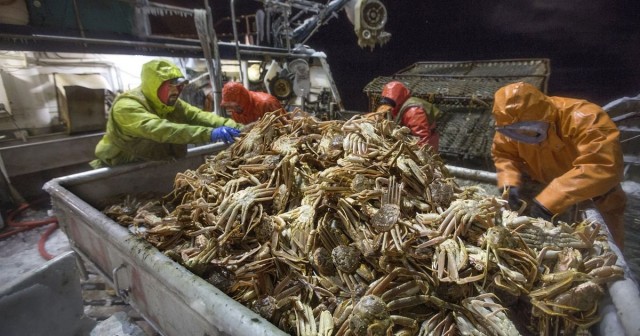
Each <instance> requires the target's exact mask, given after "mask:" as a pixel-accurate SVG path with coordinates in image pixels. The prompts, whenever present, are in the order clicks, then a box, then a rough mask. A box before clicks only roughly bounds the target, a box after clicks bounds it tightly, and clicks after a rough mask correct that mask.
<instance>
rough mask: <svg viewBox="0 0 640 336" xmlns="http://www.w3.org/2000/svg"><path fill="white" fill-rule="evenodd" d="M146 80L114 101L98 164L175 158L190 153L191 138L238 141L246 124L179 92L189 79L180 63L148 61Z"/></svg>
mask: <svg viewBox="0 0 640 336" xmlns="http://www.w3.org/2000/svg"><path fill="white" fill-rule="evenodd" d="M141 81H142V84H141V85H140V86H139V87H137V88H135V89H133V90H130V91H127V92H124V93H122V94H120V95H118V97H116V99H115V101H114V102H113V105H112V107H111V111H110V113H109V119H108V121H107V129H106V133H105V135H104V136H103V137H102V139H101V140H100V142H99V143H98V145H97V146H96V149H95V155H96V157H97V159H96V160H93V161H91V163H90V164H91V166H92V167H94V168H99V167H105V166H117V165H121V164H125V163H131V162H140V161H167V160H173V159H177V158H181V157H184V155H185V154H186V152H187V145H188V144H206V143H208V142H219V141H224V142H225V143H232V142H233V141H234V137H236V136H238V135H239V133H240V132H239V131H238V128H240V127H241V126H242V124H239V123H237V122H235V121H233V120H231V119H228V118H223V117H220V116H217V115H215V114H214V113H211V112H206V111H202V110H201V109H199V108H197V107H195V106H192V105H189V104H188V103H187V102H185V101H183V100H182V99H179V98H178V96H179V95H180V92H181V91H182V88H183V87H184V85H186V83H187V81H186V80H185V79H184V78H183V75H182V71H180V69H179V68H178V67H177V66H176V65H175V64H173V63H171V62H169V61H166V60H153V61H150V62H147V63H145V64H144V65H143V66H142V73H141Z"/></svg>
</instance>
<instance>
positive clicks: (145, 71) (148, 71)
mask: <svg viewBox="0 0 640 336" xmlns="http://www.w3.org/2000/svg"><path fill="white" fill-rule="evenodd" d="M140 78H141V79H142V84H141V87H142V93H143V94H144V96H145V97H146V98H147V100H149V101H150V102H151V103H152V105H153V106H156V107H160V108H162V109H163V110H167V109H170V110H172V109H173V105H171V104H166V102H169V101H171V100H173V101H174V102H173V104H175V99H177V97H175V99H173V98H169V97H170V96H171V95H172V94H175V92H172V90H171V89H170V86H175V85H184V84H186V81H185V80H184V76H183V75H182V71H180V68H178V67H177V66H176V65H175V64H173V63H171V62H169V61H166V60H153V61H149V62H147V63H145V64H143V65H142V72H141V75H140ZM165 82H168V83H166V84H165V85H164V86H163V83H165ZM178 94H179V92H178ZM159 96H163V99H161V98H160V97H159ZM163 100H164V101H165V102H163Z"/></svg>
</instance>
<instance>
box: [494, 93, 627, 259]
mask: <svg viewBox="0 0 640 336" xmlns="http://www.w3.org/2000/svg"><path fill="white" fill-rule="evenodd" d="M493 116H494V118H495V122H496V134H495V137H494V140H493V147H492V157H493V161H494V163H495V165H496V170H497V176H498V187H501V188H507V187H509V204H510V206H511V207H512V208H514V207H518V203H519V197H518V187H520V186H521V184H522V180H521V174H522V173H526V174H527V175H528V176H530V177H531V178H532V179H533V180H535V181H538V182H540V183H543V184H544V185H545V187H544V189H543V190H542V191H541V192H540V193H539V194H538V195H537V196H536V197H535V199H534V201H533V204H532V205H531V209H530V212H529V214H530V216H531V217H541V218H544V219H547V220H549V219H551V218H552V216H553V215H555V214H558V213H561V212H563V211H565V210H566V209H567V208H569V207H570V206H572V205H574V204H576V203H578V202H581V201H584V200H588V199H592V200H593V201H594V203H595V206H596V207H597V209H598V210H599V212H600V213H601V214H602V216H603V219H604V221H605V223H606V225H607V227H608V228H609V231H610V232H611V235H612V238H613V239H614V241H615V243H616V245H618V246H619V247H620V248H621V249H622V248H623V246H624V224H623V213H624V209H625V206H626V199H627V198H626V195H625V193H624V191H623V190H622V187H621V186H620V182H621V181H622V178H623V158H622V149H621V146H620V140H619V135H620V133H619V131H618V128H617V127H616V125H615V124H614V123H613V121H612V120H611V119H610V118H609V116H608V115H607V114H606V113H605V112H604V111H603V110H602V108H600V107H599V106H597V105H595V104H592V103H590V102H588V101H585V100H580V99H571V98H563V97H549V96H546V95H545V94H543V93H542V92H540V91H539V90H538V89H536V88H535V87H534V86H532V85H530V84H526V83H522V82H520V83H514V84H509V85H506V86H504V87H502V88H500V89H499V90H498V91H497V92H496V94H495V100H494V106H493Z"/></svg>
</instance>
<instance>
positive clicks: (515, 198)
mask: <svg viewBox="0 0 640 336" xmlns="http://www.w3.org/2000/svg"><path fill="white" fill-rule="evenodd" d="M506 188H508V189H509V198H508V199H507V200H508V201H509V208H511V210H513V211H517V210H518V209H520V207H521V206H522V200H521V199H520V195H519V194H518V190H519V188H518V187H513V186H507V187H505V189H506Z"/></svg>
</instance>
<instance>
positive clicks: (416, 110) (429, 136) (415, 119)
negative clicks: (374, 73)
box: [376, 81, 440, 152]
mask: <svg viewBox="0 0 640 336" xmlns="http://www.w3.org/2000/svg"><path fill="white" fill-rule="evenodd" d="M383 111H388V112H389V113H390V115H389V117H390V119H392V120H395V121H396V123H397V124H399V125H403V126H406V127H408V128H409V129H411V133H412V134H413V135H415V136H417V137H419V138H420V140H419V142H418V144H420V145H423V144H427V145H429V146H431V147H432V148H433V150H434V151H436V152H437V151H438V142H439V140H440V136H439V135H438V133H437V132H436V119H437V118H438V116H439V115H440V110H439V109H438V108H437V107H436V106H435V105H433V104H431V103H429V102H427V101H426V100H423V99H420V98H417V97H411V91H410V90H409V89H408V88H407V87H406V86H405V85H404V84H402V83H401V82H399V81H391V82H389V83H387V84H385V86H384V88H383V89H382V97H381V99H380V106H379V107H378V108H377V110H376V112H383Z"/></svg>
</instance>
